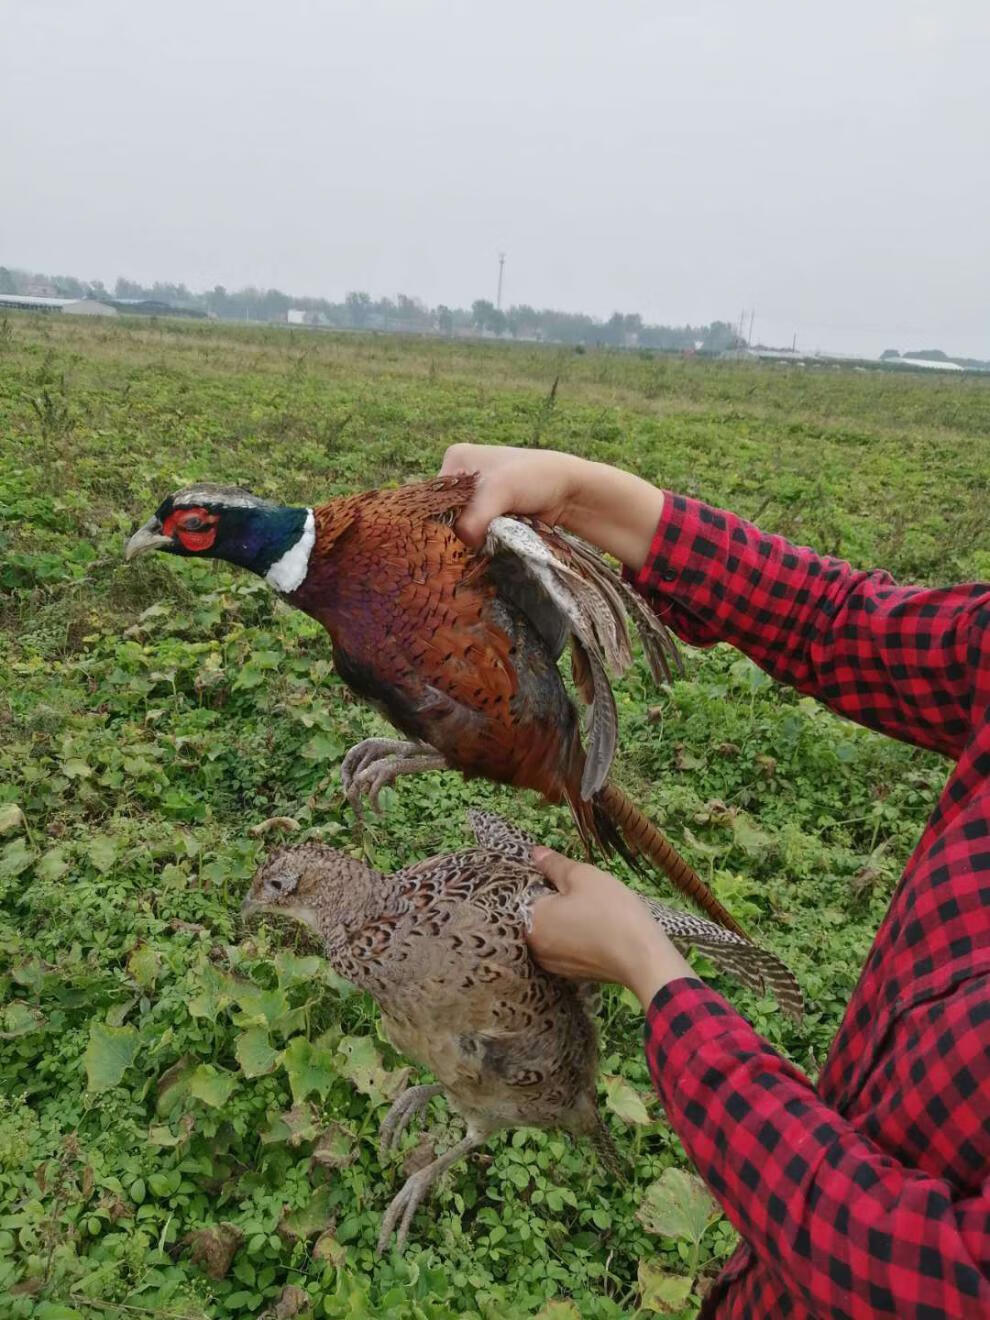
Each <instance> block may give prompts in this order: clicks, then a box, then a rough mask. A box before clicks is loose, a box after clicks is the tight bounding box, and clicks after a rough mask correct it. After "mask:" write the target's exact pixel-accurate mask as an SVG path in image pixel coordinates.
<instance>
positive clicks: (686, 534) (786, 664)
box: [634, 495, 990, 756]
mask: <svg viewBox="0 0 990 1320" xmlns="http://www.w3.org/2000/svg"><path fill="white" fill-rule="evenodd" d="M634 581H635V584H636V586H637V588H638V589H639V590H640V591H641V592H642V593H643V594H644V595H645V596H646V597H647V599H648V600H649V601H650V602H651V604H652V605H653V607H654V609H655V610H656V611H657V613H658V614H659V615H660V616H661V617H662V618H663V620H664V622H665V623H667V624H669V626H670V627H671V628H673V629H674V631H675V632H677V633H678V634H679V635H680V636H681V637H683V638H684V639H685V640H686V641H688V642H691V643H692V644H694V645H701V646H704V645H710V644H711V643H713V642H716V641H724V642H729V643H730V644H731V645H733V646H736V647H738V648H739V650H741V651H743V652H744V653H745V654H746V655H748V656H750V657H751V658H752V659H753V660H755V661H756V663H757V664H758V665H760V666H761V667H762V668H764V669H766V670H767V672H768V673H770V674H772V675H773V676H774V678H776V679H778V680H779V681H780V682H783V683H788V684H789V685H791V686H792V687H796V688H797V689H798V690H799V691H801V692H805V693H808V694H809V695H811V696H815V697H817V698H818V699H819V700H821V701H824V702H825V703H826V704H828V705H829V706H831V707H832V709H833V710H836V711H838V712H839V713H840V714H842V715H845V716H847V717H848V718H849V719H853V720H856V721H858V722H859V723H861V724H865V725H868V726H869V727H870V728H874V729H880V730H881V731H883V732H885V733H889V734H891V735H892V736H894V737H896V738H901V739H903V740H904V741H907V742H913V743H918V744H920V745H921V746H925V747H931V748H933V749H935V750H937V751H941V752H944V753H945V754H946V755H949V756H958V755H959V754H960V752H961V749H962V747H963V745H964V743H965V740H966V738H967V737H968V735H969V732H970V729H971V716H972V709H973V695H974V691H975V690H976V689H977V688H978V686H979V684H980V683H981V681H984V680H982V679H981V675H982V674H984V673H985V672H986V670H985V664H986V656H987V652H988V651H990V628H988V627H987V621H988V620H990V589H988V588H987V587H986V585H983V586H981V585H979V584H973V585H969V586H962V587H951V588H944V589H926V588H919V587H900V586H897V585H896V584H895V583H894V582H893V580H892V579H891V578H890V576H889V575H888V574H886V573H883V572H872V573H868V572H863V571H861V570H857V569H854V568H851V567H850V565H849V564H847V563H845V562H843V561H842V560H839V559H833V558H830V557H828V556H823V555H818V554H815V553H814V552H813V551H812V550H808V549H806V548H804V547H802V546H796V545H793V544H791V542H789V541H787V540H785V539H784V538H783V537H781V536H772V535H768V534H767V533H764V532H761V531H760V530H759V528H757V527H754V526H753V525H752V524H751V523H748V522H746V520H745V519H743V518H739V517H737V516H736V515H734V514H732V513H729V512H727V511H726V510H724V509H716V508H712V507H711V506H709V505H707V504H703V503H701V502H700V501H697V500H691V499H688V498H686V497H684V496H678V495H668V496H667V498H666V500H665V502H664V507H663V515H662V517H661V518H660V520H659V521H658V524H657V527H656V530H655V533H654V538H653V542H652V544H651V547H650V550H649V552H648V554H647V558H646V560H645V562H644V565H643V567H642V568H641V570H640V571H639V573H638V574H634Z"/></svg>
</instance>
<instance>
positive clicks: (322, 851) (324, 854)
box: [241, 843, 382, 942]
mask: <svg viewBox="0 0 990 1320" xmlns="http://www.w3.org/2000/svg"><path fill="white" fill-rule="evenodd" d="M381 879H382V877H381V876H380V875H379V874H378V872H377V871H374V870H372V868H371V867H370V866H368V865H367V864H366V863H365V862H360V861H358V860H357V859H356V858H354V857H349V856H348V855H347V853H342V852H338V851H337V849H336V848H328V847H327V846H326V844H322V843H304V844H300V845H298V846H297V847H294V848H279V849H278V851H276V852H274V853H272V854H271V856H270V857H268V858H267V859H266V860H265V861H264V862H263V863H262V865H261V867H260V868H259V869H258V871H257V872H256V873H255V876H254V879H253V881H252V882H251V888H250V890H249V891H248V894H247V897H246V898H245V899H244V902H243V903H242V904H241V916H242V917H252V916H260V915H261V914H262V913H266V912H267V913H272V914H274V915H276V916H284V917H289V918H291V919H292V920H294V921H298V922H301V923H302V924H303V925H304V926H308V927H309V929H310V930H311V931H313V933H314V934H315V935H318V936H319V937H320V939H322V940H325V941H328V942H329V941H332V937H333V935H334V933H335V932H337V931H339V930H341V929H345V930H346V929H347V928H348V927H349V926H351V925H353V924H355V923H359V922H360V921H361V920H363V919H364V917H365V915H366V909H367V906H368V903H369V902H373V901H374V899H375V887H376V884H380V882H381ZM379 899H380V895H379Z"/></svg>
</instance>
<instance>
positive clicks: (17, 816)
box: [0, 802, 26, 836]
mask: <svg viewBox="0 0 990 1320" xmlns="http://www.w3.org/2000/svg"><path fill="white" fill-rule="evenodd" d="M25 823H26V822H25V820H24V812H23V811H21V809H20V807H19V806H18V805H17V803H16V802H3V803H0V836H2V835H4V834H15V833H16V832H17V831H18V830H22V829H23V828H24V826H25Z"/></svg>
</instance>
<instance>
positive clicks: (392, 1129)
mask: <svg viewBox="0 0 990 1320" xmlns="http://www.w3.org/2000/svg"><path fill="white" fill-rule="evenodd" d="M442 1091H443V1087H442V1086H437V1085H436V1084H434V1085H431V1086H410V1087H409V1089H408V1090H407V1091H403V1092H402V1094H401V1095H400V1096H399V1097H398V1098H397V1099H396V1100H395V1102H394V1103H393V1105H392V1108H391V1109H390V1110H389V1111H388V1113H387V1114H386V1115H385V1117H384V1118H383V1119H382V1125H381V1127H380V1128H379V1129H378V1149H379V1150H380V1151H381V1153H382V1155H387V1154H388V1152H389V1151H390V1150H392V1148H393V1147H394V1146H395V1144H396V1142H397V1141H398V1140H399V1138H400V1137H401V1136H402V1134H403V1132H405V1130H406V1128H407V1127H408V1126H409V1124H410V1123H411V1122H412V1120H413V1119H414V1118H415V1117H416V1115H417V1114H418V1113H419V1111H420V1110H421V1109H423V1108H425V1106H426V1105H428V1104H429V1103H430V1101H431V1100H432V1099H433V1097H434V1096H435V1095H440V1094H441V1093H442Z"/></svg>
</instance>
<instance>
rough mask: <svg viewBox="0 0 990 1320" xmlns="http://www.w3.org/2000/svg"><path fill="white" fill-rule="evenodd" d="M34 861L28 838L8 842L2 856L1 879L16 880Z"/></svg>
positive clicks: (0, 859) (0, 861)
mask: <svg viewBox="0 0 990 1320" xmlns="http://www.w3.org/2000/svg"><path fill="white" fill-rule="evenodd" d="M33 861H34V853H33V852H32V850H31V848H30V847H29V846H28V843H27V840H26V839H14V840H13V842H11V843H8V844H7V846H6V847H5V848H4V850H3V856H2V857H0V880H14V879H16V878H17V876H19V875H22V874H23V873H24V872H25V871H26V870H27V869H28V867H29V866H30V865H31V863H32V862H33Z"/></svg>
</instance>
